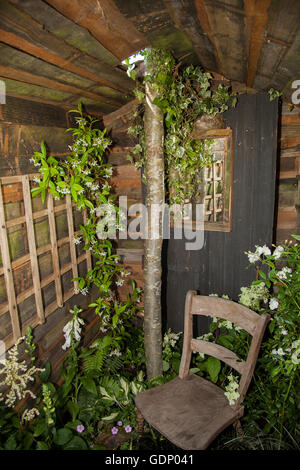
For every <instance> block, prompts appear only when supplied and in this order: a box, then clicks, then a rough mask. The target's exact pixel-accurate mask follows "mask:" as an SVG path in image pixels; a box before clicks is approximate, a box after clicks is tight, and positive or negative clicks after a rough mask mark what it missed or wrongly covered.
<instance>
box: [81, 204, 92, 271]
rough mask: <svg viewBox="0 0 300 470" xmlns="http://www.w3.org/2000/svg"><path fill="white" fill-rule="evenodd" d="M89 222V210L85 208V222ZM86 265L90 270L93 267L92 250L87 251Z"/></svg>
mask: <svg viewBox="0 0 300 470" xmlns="http://www.w3.org/2000/svg"><path fill="white" fill-rule="evenodd" d="M86 223H87V210H86V209H85V210H84V212H83V224H84V225H86ZM86 266H87V270H88V271H90V270H91V269H92V255H91V252H90V250H87V252H86Z"/></svg>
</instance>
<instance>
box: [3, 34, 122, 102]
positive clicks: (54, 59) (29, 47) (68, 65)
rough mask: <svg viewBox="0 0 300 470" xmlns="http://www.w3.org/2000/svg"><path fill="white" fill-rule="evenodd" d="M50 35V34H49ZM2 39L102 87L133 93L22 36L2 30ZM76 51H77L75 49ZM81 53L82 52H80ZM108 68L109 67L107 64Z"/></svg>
mask: <svg viewBox="0 0 300 470" xmlns="http://www.w3.org/2000/svg"><path fill="white" fill-rule="evenodd" d="M48 34H49V33H48ZM0 37H1V41H2V42H4V43H5V44H7V45H9V46H12V47H15V48H17V49H19V50H21V51H23V52H26V53H27V54H30V55H33V56H35V57H38V58H39V59H42V60H45V61H46V62H49V63H50V64H53V65H56V66H58V67H60V68H62V69H64V70H68V71H69V72H73V73H75V74H77V75H80V76H81V77H84V78H87V79H89V80H92V81H94V82H96V83H99V84H100V85H104V86H107V87H110V88H113V89H115V90H117V91H120V92H121V93H125V94H131V92H130V91H129V90H127V89H125V88H123V87H120V86H118V85H116V84H115V83H113V82H111V81H109V80H106V79H104V78H101V77H99V75H96V74H95V73H92V72H89V71H88V70H86V69H84V68H82V67H80V66H78V65H75V64H72V62H70V61H68V60H65V59H63V58H62V57H59V56H58V55H56V54H53V53H52V52H50V51H49V50H46V49H43V48H42V47H40V46H37V45H35V44H32V43H31V42H29V41H26V40H25V39H23V38H21V37H20V36H17V35H16V34H13V33H11V32H9V31H4V30H3V29H0ZM75 50H76V49H75ZM78 52H80V51H78ZM105 66H106V68H107V65H106V64H105Z"/></svg>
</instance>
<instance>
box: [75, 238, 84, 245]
mask: <svg viewBox="0 0 300 470" xmlns="http://www.w3.org/2000/svg"><path fill="white" fill-rule="evenodd" d="M81 241H82V238H81V237H74V238H73V243H74V244H75V245H80V243H81Z"/></svg>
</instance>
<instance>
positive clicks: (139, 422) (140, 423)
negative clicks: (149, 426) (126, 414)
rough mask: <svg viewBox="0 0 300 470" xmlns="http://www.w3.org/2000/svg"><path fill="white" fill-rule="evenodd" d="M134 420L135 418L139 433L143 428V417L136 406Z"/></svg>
mask: <svg viewBox="0 0 300 470" xmlns="http://www.w3.org/2000/svg"><path fill="white" fill-rule="evenodd" d="M136 420H137V430H138V432H139V433H142V432H143V429H144V417H143V415H142V413H141V412H140V410H138V409H137V408H136Z"/></svg>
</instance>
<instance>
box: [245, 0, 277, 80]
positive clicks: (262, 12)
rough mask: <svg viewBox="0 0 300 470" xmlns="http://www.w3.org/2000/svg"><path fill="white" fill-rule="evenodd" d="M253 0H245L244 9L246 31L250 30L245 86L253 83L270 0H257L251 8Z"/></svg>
mask: <svg viewBox="0 0 300 470" xmlns="http://www.w3.org/2000/svg"><path fill="white" fill-rule="evenodd" d="M253 4H254V2H253V0H246V1H245V10H246V15H247V22H248V25H249V26H248V33H250V31H251V38H250V40H249V39H248V43H249V59H248V77H247V86H249V87H251V86H252V85H253V83H254V80H255V76H256V71H257V67H258V60H259V57H260V53H261V48H262V45H263V41H264V33H265V27H266V24H267V21H268V14H267V10H268V8H269V6H270V4H271V0H259V1H256V2H255V7H254V8H253Z"/></svg>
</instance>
